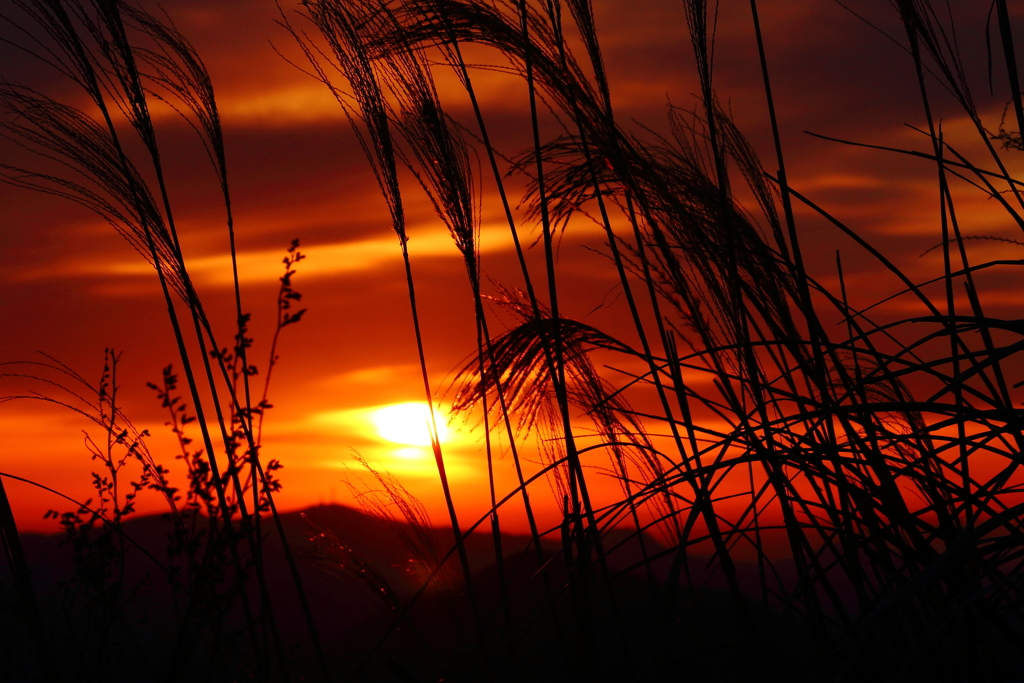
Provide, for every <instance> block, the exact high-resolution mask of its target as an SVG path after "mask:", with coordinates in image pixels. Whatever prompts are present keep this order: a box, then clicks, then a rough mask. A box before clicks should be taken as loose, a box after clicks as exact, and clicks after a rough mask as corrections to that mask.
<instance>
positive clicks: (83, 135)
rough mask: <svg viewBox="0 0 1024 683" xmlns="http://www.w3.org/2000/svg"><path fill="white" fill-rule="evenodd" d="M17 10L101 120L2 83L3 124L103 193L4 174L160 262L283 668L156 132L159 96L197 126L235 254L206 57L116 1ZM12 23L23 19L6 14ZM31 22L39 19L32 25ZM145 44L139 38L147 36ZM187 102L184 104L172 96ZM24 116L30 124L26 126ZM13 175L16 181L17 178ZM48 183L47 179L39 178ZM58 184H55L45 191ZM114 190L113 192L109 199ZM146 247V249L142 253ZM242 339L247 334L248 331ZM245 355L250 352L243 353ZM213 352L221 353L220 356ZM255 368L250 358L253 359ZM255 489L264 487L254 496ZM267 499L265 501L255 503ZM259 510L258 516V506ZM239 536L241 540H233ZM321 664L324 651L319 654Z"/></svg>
mask: <svg viewBox="0 0 1024 683" xmlns="http://www.w3.org/2000/svg"><path fill="white" fill-rule="evenodd" d="M16 2H17V6H18V8H19V9H20V10H22V12H23V13H24V15H26V16H27V18H28V21H27V22H26V23H25V25H22V24H18V23H14V24H13V25H14V28H16V29H17V30H19V31H20V32H21V33H22V34H23V35H24V36H25V37H26V43H27V46H20V47H22V48H23V49H24V50H25V51H26V52H28V53H29V54H30V55H32V56H34V57H36V58H38V59H40V60H42V61H43V62H44V63H47V64H50V65H51V66H54V67H55V68H56V69H57V70H58V71H60V72H61V73H63V74H64V75H66V76H68V77H69V78H70V79H71V80H72V81H74V82H76V83H77V84H78V85H80V86H81V87H82V88H83V89H84V90H85V91H86V93H87V95H88V96H89V98H90V99H91V100H92V102H93V104H94V105H95V106H96V107H97V109H98V110H99V112H100V114H101V118H102V123H97V122H94V121H92V120H91V118H90V117H88V116H87V115H85V114H83V113H82V112H80V111H76V110H74V109H73V108H70V107H68V106H66V105H62V104H60V103H57V102H55V101H54V100H52V99H51V98H47V97H45V96H43V95H38V94H37V93H31V92H28V91H27V90H26V89H25V88H19V87H18V86H5V87H4V89H3V92H2V93H0V99H2V101H3V103H4V107H5V109H7V111H8V113H9V114H11V115H12V116H13V117H14V118H13V120H12V121H10V122H7V121H5V130H6V131H7V132H8V135H7V137H8V138H9V139H10V138H14V139H15V141H16V142H17V143H19V144H22V146H27V147H30V148H34V151H36V152H37V157H40V156H41V157H43V158H48V159H50V160H51V161H56V162H57V163H62V164H64V165H65V166H68V167H70V168H71V170H72V171H74V172H76V173H78V174H81V175H85V176H86V177H88V178H89V180H90V181H91V182H92V183H94V184H96V185H98V191H97V190H93V189H91V188H89V187H85V186H83V185H82V184H81V183H78V182H75V181H72V180H66V179H64V178H62V177H60V176H56V175H52V174H48V173H45V172H39V171H25V170H22V169H5V170H6V171H7V173H6V174H5V175H6V179H7V180H8V182H14V183H15V184H21V185H23V186H24V185H26V184H28V185H30V186H34V188H35V189H42V190H44V191H50V192H51V193H55V194H59V195H60V196H66V197H69V198H71V199H74V200H76V201H78V202H79V203H81V204H84V205H85V206H87V208H90V209H92V210H94V211H96V212H98V213H99V214H100V215H101V216H103V217H104V218H105V219H106V220H108V222H111V223H112V224H114V225H115V227H119V228H120V231H121V232H122V234H124V235H126V236H127V237H129V241H130V242H132V244H133V246H135V247H136V248H137V249H138V250H140V251H142V252H143V253H144V254H145V255H146V256H147V258H148V260H149V261H150V263H151V264H153V265H154V266H155V268H156V271H157V274H158V276H159V279H160V282H161V286H162V288H163V291H164V298H165V301H166V304H167V309H168V313H169V317H170V321H171V324H172V327H173V330H174V334H175V338H176V342H177V345H178V349H179V355H180V357H181V361H182V364H183V369H184V371H185V375H186V379H187V383H188V387H189V391H190V394H191V398H192V402H193V405H194V406H195V409H196V411H197V417H198V421H199V425H200V429H201V431H202V435H203V441H204V446H205V448H204V451H205V455H206V457H207V458H208V459H209V462H210V467H211V470H212V473H213V482H214V485H215V488H216V489H217V492H218V497H219V499H220V500H219V510H220V511H221V513H222V515H223V517H224V519H223V523H224V524H225V525H226V526H227V527H230V526H231V525H232V521H231V513H230V508H229V506H228V505H227V498H226V492H225V486H228V485H233V486H234V489H235V492H236V494H237V495H236V498H237V510H238V512H239V513H240V515H241V520H242V525H243V530H244V533H243V537H244V538H245V540H246V541H247V543H248V545H249V547H250V550H252V552H253V555H254V556H255V557H256V576H257V581H258V584H259V588H260V601H261V604H262V607H263V610H264V612H265V616H264V617H261V619H267V620H268V621H269V624H270V630H271V631H272V638H271V640H272V641H273V644H274V646H275V649H276V652H277V659H278V662H279V665H280V666H281V667H284V666H285V657H284V653H283V648H282V646H281V642H280V638H279V637H278V636H277V635H276V625H275V619H274V616H273V612H272V607H271V603H270V599H269V592H268V588H267V585H266V581H265V578H264V576H263V572H262V559H261V553H262V551H261V548H260V539H259V533H258V530H257V532H256V533H254V532H253V531H252V528H251V527H252V519H251V515H250V513H249V511H248V509H247V506H246V505H245V502H244V500H243V498H242V484H241V482H240V480H239V477H238V470H237V468H236V467H235V465H234V463H233V462H231V460H232V455H231V451H232V448H233V446H232V437H231V436H230V430H229V427H228V425H227V424H226V418H225V416H224V414H223V411H222V409H221V405H220V399H219V397H218V389H217V381H216V378H215V376H214V371H213V367H212V365H211V362H210V361H211V357H210V356H209V355H208V354H207V352H206V351H207V348H209V347H212V348H213V349H218V348H219V346H218V345H217V343H216V340H215V337H214V334H213V330H212V327H211V325H210V322H209V320H207V317H206V314H205V312H204V311H203V307H202V304H201V302H200V299H199V296H198V294H197V292H196V291H195V289H194V287H193V286H192V283H191V282H190V280H189V278H188V274H187V268H186V265H185V260H184V256H183V254H182V252H181V248H180V245H179V243H178V236H177V233H176V230H175V224H174V219H173V213H172V203H171V200H170V197H169V194H168V188H167V181H166V178H165V175H164V169H163V163H162V159H161V150H160V146H159V142H158V139H157V130H156V126H155V124H154V122H153V118H152V115H151V111H150V108H149V103H148V100H147V97H154V98H157V99H160V100H162V101H164V102H166V103H167V104H169V105H170V106H171V107H172V108H175V109H177V110H178V111H179V113H181V114H182V115H183V116H184V115H185V113H186V111H187V112H188V113H190V114H191V115H192V116H194V117H195V121H196V122H193V121H191V120H188V118H187V117H186V120H187V121H188V122H189V124H190V125H191V126H192V127H193V129H194V130H195V131H196V132H197V133H199V136H200V139H201V141H202V143H203V145H204V147H205V149H206V152H207V155H208V156H209V158H210V160H211V162H213V166H214V168H215V171H216V175H217V178H218V184H219V186H220V189H221V191H222V194H223V197H224V202H225V207H226V210H227V218H228V227H229V237H230V242H231V252H232V260H233V262H234V260H235V246H234V231H233V218H232V214H231V203H230V194H229V191H228V183H227V171H226V161H225V158H226V157H225V153H224V145H223V136H222V134H221V129H220V120H219V115H218V113H217V108H216V101H215V98H214V94H213V87H212V85H211V81H210V79H209V75H208V74H207V72H206V69H205V67H204V65H203V64H202V61H201V60H200V59H199V57H198V55H197V54H196V52H195V50H194V49H193V48H192V47H191V45H189V44H188V42H187V40H186V39H185V38H184V37H183V36H182V35H181V34H180V33H179V32H178V31H177V30H176V29H175V28H174V27H173V26H172V25H169V24H168V23H166V22H161V21H159V20H158V19H156V18H155V17H153V16H152V15H150V14H148V13H146V12H144V11H142V10H141V9H138V8H136V7H130V6H128V5H125V4H124V3H121V2H118V1H117V0H96V2H84V1H81V2H72V3H67V4H64V3H59V2H50V1H48V0H37V1H34V2H30V1H28V0H25V1H22V0H16ZM4 19H5V21H7V22H12V21H13V22H17V19H15V20H12V19H11V18H10V17H6V16H5V17H4ZM32 22H34V24H35V26H34V28H33V26H32V25H31V23H32ZM143 38H146V39H149V41H150V44H149V46H140V47H136V45H135V44H134V43H135V41H140V39H143ZM140 42H141V41H140ZM172 100H175V101H177V102H179V103H180V104H181V105H182V108H178V107H177V106H175V104H174V103H173V102H172ZM115 117H121V118H123V119H125V120H127V121H128V123H130V125H131V128H132V130H133V132H134V133H135V135H136V136H137V138H138V140H139V141H141V142H142V144H143V147H144V149H145V151H146V154H145V155H144V158H146V160H147V161H148V163H149V165H150V166H151V169H152V172H153V176H154V177H155V182H154V183H152V184H150V183H149V182H147V181H145V180H143V179H142V176H141V174H140V173H139V172H138V171H136V170H135V168H136V167H135V164H134V162H133V161H132V160H131V159H130V156H129V154H128V153H127V152H126V146H125V144H124V143H123V142H122V138H121V133H119V132H118V129H117V127H116V125H115ZM26 122H27V125H26ZM12 176H13V177H12ZM39 181H44V182H39ZM47 185H49V187H47ZM104 195H106V196H104ZM140 247H141V248H140ZM234 276H235V278H234V279H235V293H236V308H237V324H238V325H239V326H241V325H243V324H244V323H243V316H242V313H241V302H240V294H239V291H238V282H237V267H235V268H234ZM172 291H174V292H176V293H177V294H178V295H179V296H180V297H181V298H182V299H183V300H184V301H185V303H186V305H187V308H188V316H187V317H188V318H190V319H191V320H192V323H193V327H194V328H195V334H196V338H197V341H198V343H199V347H200V352H201V358H202V366H203V370H204V372H205V385H206V386H205V389H206V390H207V391H209V392H210V393H211V395H212V402H213V408H214V412H215V414H216V424H217V426H218V427H219V430H220V433H221V437H222V439H223V442H224V447H225V449H226V450H227V451H228V460H229V462H228V464H227V467H226V470H225V472H224V473H225V475H226V477H222V476H221V467H220V466H219V464H218V462H217V460H216V456H215V449H214V447H213V440H212V436H211V434H210V432H209V429H208V427H207V421H206V419H205V411H204V408H203V401H202V400H201V399H200V391H199V385H198V383H197V380H196V377H195V375H194V373H193V369H192V361H191V360H190V357H189V353H188V351H187V348H186V346H185V340H184V336H183V333H182V330H181V323H180V320H179V315H178V313H177V312H176V310H175V305H174V301H173V298H172V296H171V292H172ZM240 336H242V337H244V333H240ZM242 353H243V358H244V350H243V352H242ZM214 357H216V354H215V356H214ZM245 368H246V370H248V364H247V363H246V364H245ZM220 370H221V375H222V376H223V378H224V380H225V381H226V382H227V383H228V387H227V389H228V393H229V395H230V398H231V402H232V412H233V413H235V414H238V415H246V421H247V422H246V424H245V428H244V430H243V431H244V432H245V433H246V436H247V441H248V443H249V446H250V447H249V449H248V450H247V452H248V453H249V457H250V459H251V464H252V480H253V482H254V485H253V490H254V491H256V489H257V487H256V486H255V480H256V479H257V477H259V478H261V479H263V480H265V479H266V477H265V473H264V472H263V468H262V467H261V466H260V464H259V462H258V459H257V458H258V455H257V451H256V448H255V444H254V440H253V437H252V428H251V427H252V425H251V407H250V406H251V403H250V400H249V391H248V381H247V380H246V396H245V404H244V406H243V405H242V404H241V403H240V402H239V400H238V397H237V396H236V395H235V392H234V391H233V387H232V386H231V384H230V381H229V373H228V370H227V368H226V367H224V365H223V363H221V367H220ZM262 488H263V489H264V491H265V495H266V496H267V499H268V501H269V502H270V508H271V512H272V514H273V515H274V517H275V520H276V521H277V527H278V531H279V535H281V540H282V544H283V545H284V546H285V552H286V556H287V557H288V558H289V560H290V566H291V569H292V577H293V580H294V582H295V585H296V588H297V590H298V593H299V597H300V602H302V603H303V605H304V606H306V605H305V603H306V600H305V595H304V590H303V588H302V585H301V579H300V578H299V575H298V572H297V569H296V567H295V565H294V558H292V557H291V554H290V551H289V550H288V546H287V540H286V539H285V538H284V537H283V534H282V532H283V527H282V526H281V524H280V520H279V519H278V517H277V511H276V508H275V507H274V505H273V500H272V497H271V495H272V493H271V487H269V486H267V485H266V482H265V481H264V486H263V487H262ZM254 495H255V494H254ZM257 505H258V501H257ZM253 513H254V514H255V515H257V516H258V515H259V511H258V509H257V510H254V511H253ZM233 543H234V542H233ZM232 557H233V561H234V564H235V567H236V573H237V575H238V577H239V580H241V577H242V576H243V574H244V573H243V572H242V571H241V564H240V557H239V554H238V551H237V549H235V548H234V547H232ZM242 597H243V605H244V607H245V611H246V613H247V615H249V616H247V623H248V624H249V631H250V635H251V641H252V647H253V652H254V654H255V655H256V657H257V658H258V659H262V658H263V655H262V654H261V653H262V652H263V650H264V646H262V645H261V644H260V643H259V638H258V636H257V634H256V629H255V620H254V618H253V617H252V616H251V610H250V607H249V605H248V602H249V598H248V595H247V594H246V593H245V591H243V593H242ZM305 613H306V616H307V624H308V626H309V628H310V631H311V634H312V640H313V643H314V647H315V649H316V650H317V651H318V652H319V649H320V648H319V646H318V642H319V641H318V638H317V636H316V633H315V624H313V622H312V618H311V616H310V614H309V610H308V608H307V609H306V610H305ZM320 660H321V665H322V668H324V670H325V673H324V675H325V676H326V669H325V666H324V665H323V657H322V656H320Z"/></svg>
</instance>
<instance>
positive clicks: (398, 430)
mask: <svg viewBox="0 0 1024 683" xmlns="http://www.w3.org/2000/svg"><path fill="white" fill-rule="evenodd" d="M370 421H371V422H372V423H373V426H374V427H375V428H376V429H377V433H378V434H379V435H380V436H381V437H382V438H384V439H387V440H388V441H393V442H394V443H401V444H406V445H409V446H429V445H430V427H429V424H430V409H429V408H428V407H427V405H426V404H425V403H395V404H393V405H389V406H384V407H383V408H378V409H377V410H375V411H373V413H372V414H371V416H370ZM437 436H438V439H439V440H440V441H445V440H447V439H448V436H449V431H448V428H447V427H446V426H445V424H444V418H443V416H441V415H437ZM402 450H411V449H402Z"/></svg>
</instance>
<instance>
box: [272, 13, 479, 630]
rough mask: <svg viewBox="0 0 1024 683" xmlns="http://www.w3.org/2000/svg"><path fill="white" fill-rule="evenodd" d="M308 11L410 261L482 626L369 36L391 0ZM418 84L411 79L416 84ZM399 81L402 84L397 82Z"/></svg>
mask: <svg viewBox="0 0 1024 683" xmlns="http://www.w3.org/2000/svg"><path fill="white" fill-rule="evenodd" d="M304 8H305V16H306V18H308V20H309V21H310V22H311V23H312V24H313V25H314V26H315V27H316V28H317V29H318V31H319V32H320V34H321V35H322V36H323V37H324V38H325V39H326V40H327V42H328V44H329V46H330V50H331V55H330V57H329V56H328V55H326V54H323V53H322V52H321V53H319V58H318V53H316V52H314V50H313V48H312V47H311V46H310V45H309V44H308V41H306V40H305V39H303V38H302V37H301V36H300V35H299V33H298V32H297V31H296V30H295V29H294V28H293V27H292V26H291V25H290V24H289V23H288V21H287V18H286V17H285V18H283V20H282V21H283V24H284V26H285V28H286V29H287V30H288V31H289V32H290V33H291V34H292V36H293V37H294V38H295V39H296V41H297V42H298V43H299V45H300V47H301V48H302V50H303V52H304V53H305V55H306V57H307V59H308V60H309V62H310V64H311V67H312V69H313V70H314V73H315V75H316V77H317V78H318V79H319V80H320V81H321V82H323V83H324V84H326V85H327V86H328V87H329V88H330V90H331V92H332V93H333V94H334V96H335V98H336V99H337V101H338V103H339V104H340V105H341V106H342V109H343V111H344V112H345V115H346V117H347V118H348V120H349V122H350V123H351V124H352V128H353V130H354V131H355V133H356V136H357V138H358V140H359V143H360V145H361V146H362V147H363V150H364V152H365V153H366V156H367V159H368V160H369V162H370V165H371V168H372V169H373V173H374V175H375V177H376V178H377V183H378V186H379V187H380V190H381V194H382V195H383V196H384V199H385V201H386V203H387V205H388V210H389V212H390V214H391V224H392V229H394V231H395V233H396V235H397V236H398V240H399V243H400V246H401V249H402V259H403V263H404V265H405V277H406V285H407V288H408V291H409V304H410V308H411V312H412V319H413V331H414V333H415V337H416V347H417V354H418V356H419V365H420V374H421V377H422V380H423V390H424V395H425V399H426V402H427V405H428V407H429V409H430V433H431V439H430V440H431V448H432V450H433V453H434V461H435V463H436V465H437V470H438V476H439V477H440V480H441V488H442V490H443V493H444V498H445V504H446V507H447V509H448V517H449V520H450V521H451V525H452V533H453V535H454V537H455V545H456V547H457V549H458V554H459V561H460V563H461V565H462V573H463V578H464V581H465V584H466V591H467V593H468V595H469V599H470V603H471V605H472V608H473V614H474V619H475V620H476V622H477V625H478V630H479V626H480V624H481V621H480V616H479V608H478V606H477V602H476V597H475V595H474V591H473V579H472V572H471V571H470V567H469V558H468V555H467V554H466V549H465V544H464V540H463V536H462V530H461V527H460V525H459V520H458V513H457V512H456V509H455V504H454V502H453V500H452V495H451V487H450V485H449V482H448V474H447V470H446V468H445V464H444V455H443V453H442V450H441V444H440V441H439V440H438V437H437V425H436V419H437V418H436V415H435V408H434V398H433V393H432V391H431V389H430V377H429V374H428V372H427V361H426V356H425V354H424V350H423V336H422V331H421V328H420V320H419V308H418V306H417V302H416V288H415V282H414V279H413V274H412V262H411V260H410V257H409V247H408V239H409V238H408V235H407V234H406V220H405V211H404V207H403V204H402V194H401V188H400V185H399V181H398V160H399V158H400V152H399V151H398V150H397V148H396V145H395V142H394V138H393V136H392V132H391V124H390V121H389V116H390V106H389V103H388V100H387V98H386V96H385V92H384V90H383V88H382V85H381V80H382V77H381V76H379V75H378V73H377V71H376V70H375V64H374V59H375V55H374V54H373V53H372V52H371V50H370V46H369V45H368V39H369V38H370V37H372V36H377V35H381V34H386V33H387V32H388V28H390V27H392V26H394V16H393V15H392V13H391V12H390V10H389V9H388V7H387V4H386V3H381V2H377V1H375V0H360V2H357V3H343V2H338V0H319V1H314V2H308V3H306V4H305V5H304ZM331 57H333V60H334V61H333V62H331V64H330V67H331V68H333V69H334V70H335V71H337V72H339V73H340V74H341V75H342V76H343V77H344V78H345V79H346V80H347V81H348V83H349V86H350V87H351V89H352V93H353V96H354V97H355V99H356V102H357V105H358V111H354V110H353V109H352V108H351V107H350V106H349V105H348V104H346V102H345V99H344V96H343V95H342V93H341V91H339V90H338V89H337V88H336V87H335V86H334V85H332V84H331V80H330V77H329V75H328V73H327V71H326V67H325V66H324V65H323V64H322V63H321V62H322V60H326V59H329V58H331ZM392 59H393V61H394V62H397V63H398V65H399V66H397V67H395V68H389V69H388V70H387V71H386V72H385V76H384V78H386V77H387V75H388V74H390V75H391V76H393V77H398V78H401V77H402V75H405V76H406V77H408V76H409V75H412V76H413V77H415V76H416V75H417V74H420V73H421V71H420V68H419V65H418V64H417V62H416V60H415V57H414V56H413V55H412V53H411V52H409V51H404V52H402V53H401V54H399V55H395V56H393V58H392ZM416 84H417V83H415V82H414V84H412V87H413V88H415V87H416ZM396 85H399V84H396ZM357 119H359V121H361V123H362V124H363V127H364V128H365V130H366V135H368V136H369V140H370V142H369V143H367V141H366V137H364V134H363V132H362V131H363V129H362V128H361V127H360V126H359V125H358V123H359V121H357Z"/></svg>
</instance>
